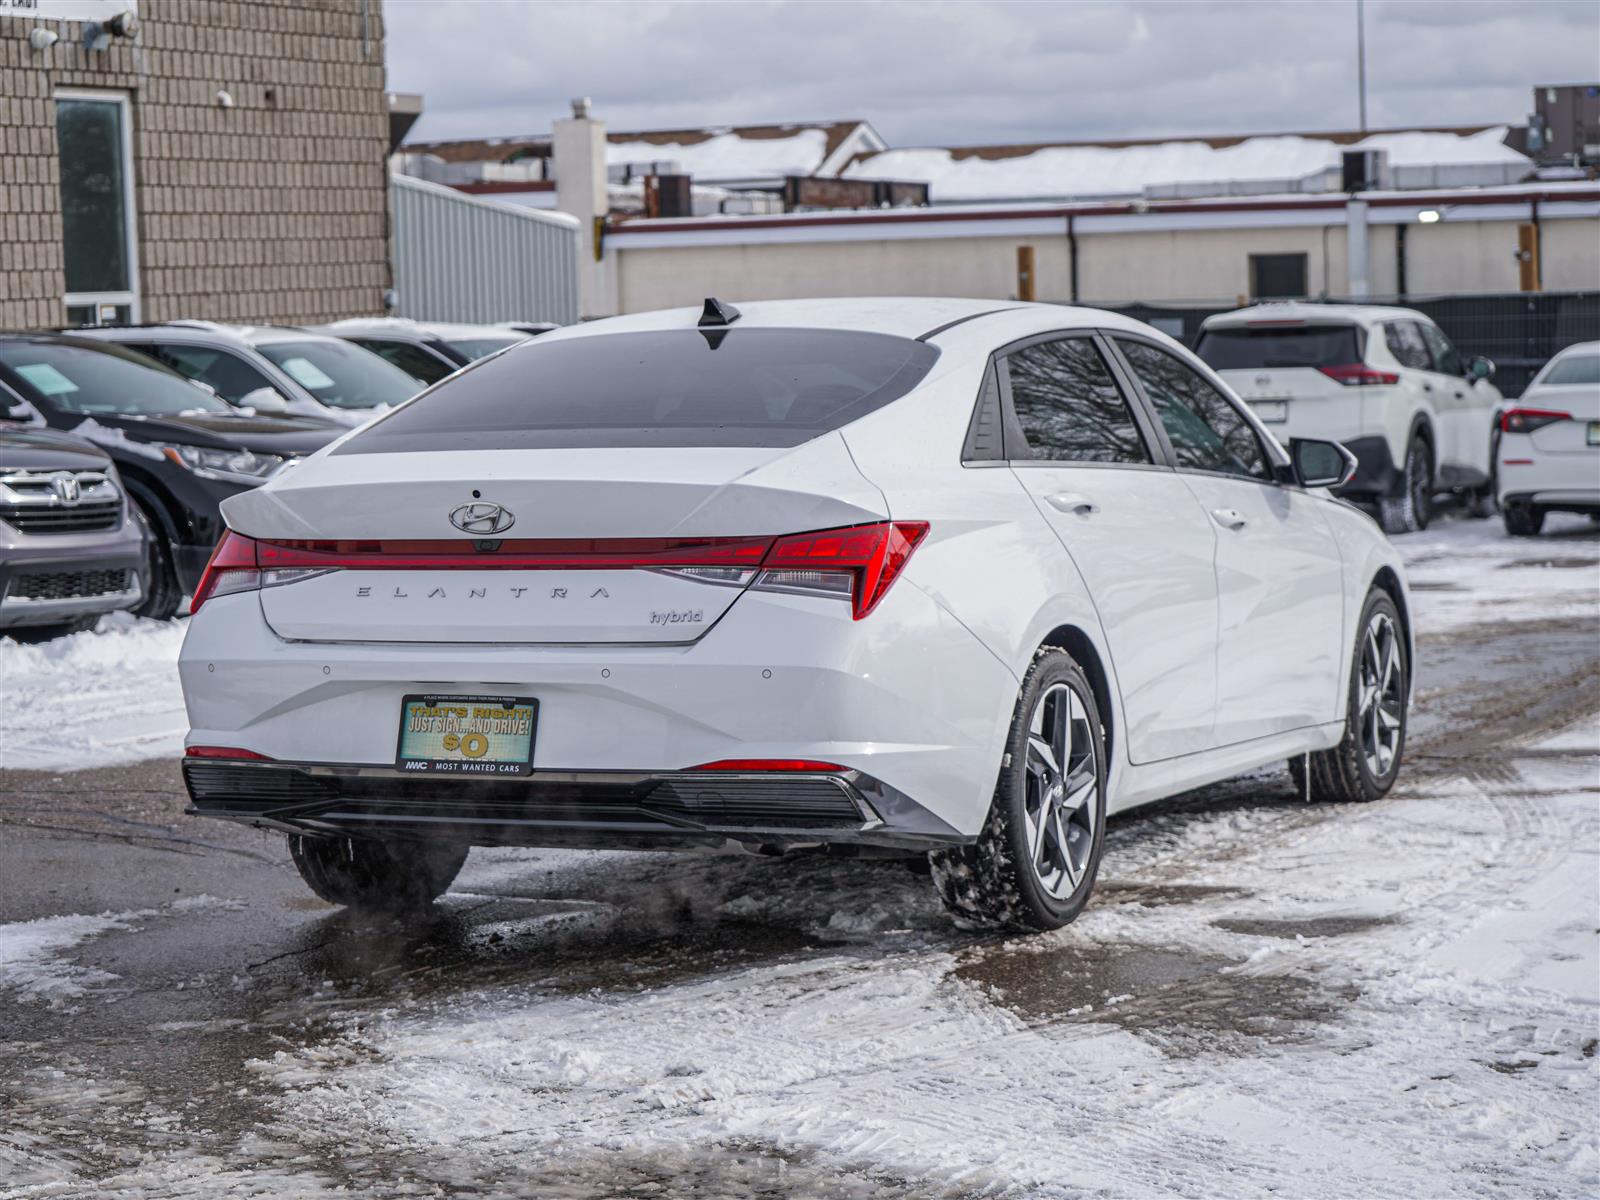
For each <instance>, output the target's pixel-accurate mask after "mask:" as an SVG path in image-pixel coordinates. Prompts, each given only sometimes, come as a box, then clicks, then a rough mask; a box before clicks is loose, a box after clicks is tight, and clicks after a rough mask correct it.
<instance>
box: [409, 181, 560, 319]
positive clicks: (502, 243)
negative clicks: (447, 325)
mask: <svg viewBox="0 0 1600 1200" xmlns="http://www.w3.org/2000/svg"><path fill="white" fill-rule="evenodd" d="M390 182H391V184H392V186H391V188H390V200H391V203H392V205H393V211H394V286H395V293H396V305H395V315H396V316H401V317H410V318H412V319H413V320H418V321H468V322H480V323H489V322H494V321H555V322H558V323H560V324H562V325H570V324H572V323H573V322H575V321H576V320H577V319H578V224H577V222H576V221H575V220H574V219H572V218H571V217H567V216H565V215H564V214H560V213H546V212H539V211H536V210H534V209H528V208H520V207H517V206H515V205H510V204H502V203H497V202H495V201H490V200H482V199H479V198H477V197H475V196H465V195H463V194H461V193H460V192H457V191H454V190H453V189H451V188H448V187H444V186H442V185H440V184H436V183H428V182H425V181H423V180H420V179H412V178H409V177H408V176H404V175H395V176H391V179H390Z"/></svg>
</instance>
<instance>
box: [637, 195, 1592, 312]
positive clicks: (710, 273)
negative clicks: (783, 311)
mask: <svg viewBox="0 0 1600 1200" xmlns="http://www.w3.org/2000/svg"><path fill="white" fill-rule="evenodd" d="M1326 220H1327V221H1328V222H1329V224H1325V225H1305V226H1289V227H1283V226H1278V227H1271V226H1268V227H1254V228H1238V227H1236V228H1225V229H1177V230H1165V231H1159V232H1144V231H1140V230H1138V229H1137V228H1133V229H1131V230H1130V229H1128V228H1127V227H1126V226H1127V225H1128V224H1136V222H1137V218H1132V219H1130V221H1129V222H1126V223H1123V225H1122V227H1121V228H1118V229H1117V230H1115V231H1110V232H1092V233H1082V232H1080V233H1079V234H1078V282H1079V297H1080V298H1081V299H1082V300H1084V301H1085V302H1097V303H1125V302H1131V301H1137V300H1144V301H1149V302H1152V303H1164V302H1179V301H1206V302H1221V303H1227V304H1231V303H1233V302H1234V301H1235V300H1236V299H1238V298H1240V297H1242V296H1245V295H1247V294H1248V292H1249V290H1250V266H1249V263H1250V255H1251V254H1253V253H1265V254H1277V253H1304V254H1305V255H1306V258H1307V262H1306V270H1307V285H1308V287H1309V289H1310V291H1311V293H1312V295H1319V294H1323V293H1324V292H1325V293H1326V294H1329V295H1335V296H1342V295H1344V294H1346V291H1347V289H1348V287H1349V279H1348V271H1347V254H1346V244H1347V237H1346V231H1345V227H1344V214H1343V212H1342V210H1337V209H1334V210H1328V212H1327V216H1326ZM974 224H977V223H974ZM1050 225H1051V227H1052V228H1051V229H1050V231H1048V232H1046V231H1036V232H1031V233H1029V234H1027V235H1026V236H1024V235H1020V234H1014V233H1012V234H1007V233H1001V232H992V233H987V236H951V237H917V238H907V237H904V236H893V235H891V234H888V233H887V232H886V233H885V236H883V237H870V236H869V237H865V238H862V239H861V240H831V241H830V240H812V241H789V242H783V241H752V242H750V243H746V244H720V245H703V244H696V241H695V235H694V234H692V233H689V234H673V235H670V236H657V237H652V238H651V241H652V243H653V244H652V245H649V246H647V247H641V246H632V247H630V246H629V245H628V238H627V236H626V235H619V236H615V237H613V238H612V239H611V241H610V242H608V249H609V250H610V251H611V253H608V256H607V257H608V258H615V260H616V263H617V288H618V308H619V311H621V312H641V311H645V310H648V309H652V308H664V307H669V306H673V305H682V304H696V303H699V301H700V299H701V298H702V297H704V296H708V295H717V296H723V297H726V298H729V299H733V300H739V299H745V300H768V299H793V298H803V297H812V296H863V295H916V296H928V295H945V296H977V297H987V298H993V299H1000V300H1003V299H1009V298H1011V297H1013V296H1014V294H1015V291H1016V252H1017V247H1018V246H1019V245H1031V246H1033V247H1034V258H1035V272H1036V276H1037V283H1036V288H1037V292H1036V294H1037V297H1038V298H1039V299H1041V300H1059V301H1065V300H1068V299H1070V297H1071V285H1070V273H1069V272H1070V265H1069V257H1068V247H1067V238H1066V223H1065V221H1064V220H1062V221H1060V222H1059V223H1056V222H1051V223H1050ZM724 228H725V230H726V229H731V228H732V227H731V226H730V227H724ZM834 228H838V227H834ZM867 228H868V229H871V228H874V227H870V226H869V227H867ZM877 228H882V229H885V230H887V229H888V228H889V227H887V226H882V227H877ZM1407 230H1408V232H1407V248H1406V249H1407V280H1406V282H1407V289H1408V291H1410V292H1411V293H1412V294H1415V295H1431V294H1452V293H1459V294H1470V293H1483V292H1509V291H1516V290H1517V287H1518V274H1517V263H1516V260H1515V258H1514V257H1513V255H1514V252H1515V250H1516V246H1517V222H1516V221H1515V220H1493V221H1466V220H1455V219H1451V220H1446V221H1443V222H1439V223H1437V224H1433V225H1421V224H1410V225H1408V226H1407ZM755 232H757V231H752V233H753V234H754V233H755ZM986 232H987V231H986ZM763 236H770V235H763ZM1544 239H1545V241H1544V286H1545V287H1546V288H1547V289H1549V290H1576V289H1593V288H1600V219H1597V218H1593V217H1578V218H1563V219H1559V220H1546V221H1545V222H1544ZM721 240H723V241H726V240H727V233H726V232H724V233H723V234H722V238H721ZM1369 278H1370V286H1371V291H1372V294H1373V295H1376V296H1388V295H1392V294H1393V293H1394V292H1395V290H1396V287H1397V284H1398V280H1397V277H1396V262H1395V227H1394V226H1393V225H1388V224H1378V223H1374V224H1373V225H1371V226H1370V228H1369Z"/></svg>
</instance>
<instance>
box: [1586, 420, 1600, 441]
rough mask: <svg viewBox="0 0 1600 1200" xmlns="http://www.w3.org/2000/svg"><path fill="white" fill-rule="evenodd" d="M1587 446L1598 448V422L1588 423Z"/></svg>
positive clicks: (1599, 429) (1599, 432)
mask: <svg viewBox="0 0 1600 1200" xmlns="http://www.w3.org/2000/svg"><path fill="white" fill-rule="evenodd" d="M1589 445H1591V446H1600V421H1590V422H1589Z"/></svg>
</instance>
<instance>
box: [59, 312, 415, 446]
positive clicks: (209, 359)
mask: <svg viewBox="0 0 1600 1200" xmlns="http://www.w3.org/2000/svg"><path fill="white" fill-rule="evenodd" d="M74 332H75V333H77V334H79V335H80V336H83V337H90V338H98V339H103V340H105V341H109V342H116V343H118V344H119V345H123V346H127V347H128V348H129V349H132V350H137V351H139V352H140V353H143V354H147V355H149V356H150V357H151V358H154V359H155V360H156V361H157V362H160V363H161V364H162V365H164V366H167V367H170V368H171V369H172V370H174V371H176V372H178V374H180V375H182V376H184V377H185V378H186V379H193V380H195V381H196V382H197V383H203V384H205V385H206V386H207V387H209V388H210V389H211V390H212V391H214V392H215V393H216V394H217V395H218V396H220V397H221V398H222V399H224V400H226V401H227V402H228V403H229V404H232V405H235V406H237V407H241V408H250V409H253V410H255V411H256V412H258V413H265V414H269V415H280V414H285V413H286V414H288V415H291V416H298V417H317V418H320V419H322V420H327V421H336V422H338V423H339V424H341V425H345V426H355V425H364V424H366V423H367V422H368V421H370V420H372V418H373V417H374V416H377V415H378V414H379V413H382V412H387V411H388V410H389V409H390V408H392V407H394V406H395V405H397V404H403V403H405V402H406V401H407V400H409V399H411V397H412V396H414V395H416V393H417V392H418V391H420V390H421V388H420V386H419V385H418V383H417V381H416V380H415V379H413V378H412V377H411V376H410V375H407V374H406V373H405V372H404V371H402V370H400V369H399V368H397V367H395V366H393V365H391V364H390V363H387V362H384V361H383V360H382V359H380V358H378V357H377V356H376V355H374V354H369V353H367V352H366V351H365V350H362V349H360V348H359V347H355V346H352V345H350V344H349V343H348V342H346V341H344V340H342V339H340V338H335V337H329V336H328V335H327V334H322V333H313V332H312V331H310V330H307V329H292V328H287V327H282V326H272V325H218V324H215V323H213V322H211V321H170V322H168V323H167V324H165V325H121V326H106V327H103V328H94V329H81V330H75V331H74Z"/></svg>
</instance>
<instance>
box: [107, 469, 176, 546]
mask: <svg viewBox="0 0 1600 1200" xmlns="http://www.w3.org/2000/svg"><path fill="white" fill-rule="evenodd" d="M117 473H118V474H119V475H121V476H122V486H123V487H124V488H125V489H126V490H127V492H128V496H129V498H130V499H132V500H135V501H137V502H138V504H139V506H140V507H141V508H143V509H144V510H145V512H147V513H149V514H150V516H151V517H152V518H153V519H154V521H155V522H156V527H155V529H154V530H152V532H154V533H158V534H160V535H161V536H162V537H164V538H166V539H167V541H169V542H177V541H179V540H180V539H181V538H182V536H183V524H184V523H183V522H182V521H180V519H179V517H178V515H177V513H176V512H175V507H176V506H175V505H174V503H173V500H172V497H171V496H170V495H169V494H168V492H167V490H166V489H165V488H163V487H162V486H161V485H160V484H159V483H157V482H156V481H155V480H154V479H153V478H152V477H151V476H149V475H147V474H145V472H144V471H142V470H140V469H139V468H137V467H131V468H130V467H129V466H127V465H126V464H125V463H118V464H117Z"/></svg>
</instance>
